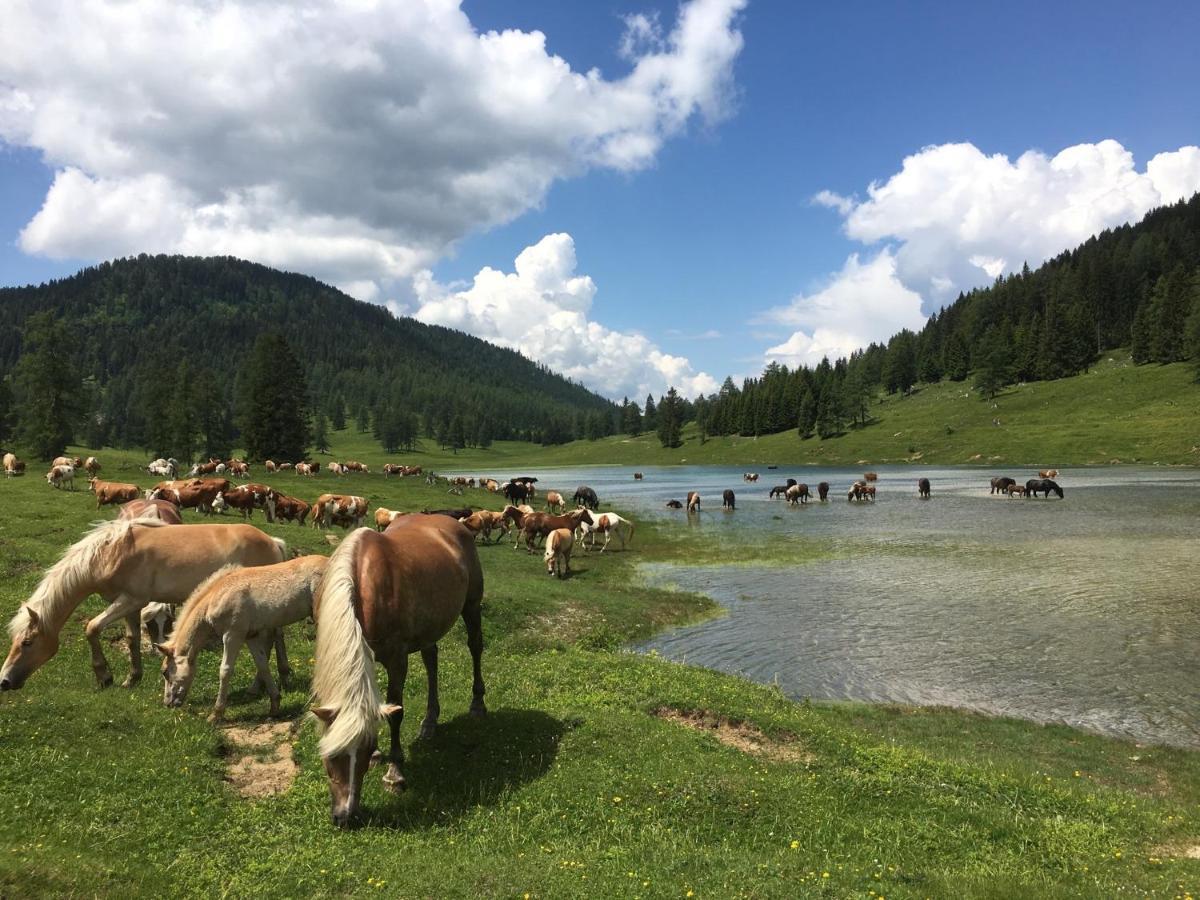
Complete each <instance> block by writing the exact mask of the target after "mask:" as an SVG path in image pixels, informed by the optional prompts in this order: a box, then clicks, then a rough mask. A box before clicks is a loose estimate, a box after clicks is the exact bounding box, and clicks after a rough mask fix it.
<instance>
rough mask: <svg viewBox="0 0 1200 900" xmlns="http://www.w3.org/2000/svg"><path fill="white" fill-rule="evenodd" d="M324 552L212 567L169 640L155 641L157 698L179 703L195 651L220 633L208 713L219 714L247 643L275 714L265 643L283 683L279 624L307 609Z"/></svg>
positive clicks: (305, 615) (186, 687) (191, 675)
mask: <svg viewBox="0 0 1200 900" xmlns="http://www.w3.org/2000/svg"><path fill="white" fill-rule="evenodd" d="M327 562H328V560H327V559H326V558H325V557H324V556H315V555H314V556H300V557H297V558H296V559H289V560H288V561H287V562H281V563H275V565H273V566H257V567H255V568H252V569H243V568H240V567H238V566H225V567H223V568H221V569H218V570H217V571H216V572H214V573H213V574H212V575H210V576H209V577H208V578H207V579H205V580H204V581H203V582H201V583H200V586H199V587H198V588H196V590H195V591H193V592H192V596H191V597H189V598H188V601H187V604H186V605H185V606H184V607H183V612H182V614H180V616H179V621H178V623H177V624H176V626H175V634H174V636H173V637H172V638H171V640H170V641H167V642H165V643H162V644H159V645H158V652H159V653H161V654H162V655H163V663H162V673H163V679H164V684H163V703H164V704H165V705H167V706H182V705H183V701H184V700H186V699H187V695H188V691H189V690H191V687H192V679H193V678H195V677H196V655H197V654H198V653H199V652H200V649H201V648H202V647H203V646H204V645H205V644H206V643H207V642H208V640H209V639H210V638H211V637H213V636H214V635H216V636H218V637H220V638H221V644H222V647H223V649H224V656H223V657H222V659H221V676H220V678H221V681H220V686H219V687H218V689H217V701H216V704H215V705H214V706H213V718H214V719H220V718H222V717H223V716H224V715H225V707H226V705H227V704H228V701H229V681H230V678H231V677H232V676H233V668H234V665H235V664H236V663H237V658H238V654H239V653H240V652H241V650H242V644H247V643H248V645H249V648H250V656H251V657H253V658H254V666H255V668H256V669H257V670H258V679H259V681H260V682H262V684H263V685H264V686H265V687H266V689H267V696H268V697H270V699H271V715H273V716H275V715H278V714H279V688H278V687H276V685H275V682H274V681H273V680H272V678H271V671H270V667H269V666H268V662H269V661H270V658H271V644H272V643H273V642H274V643H275V644H276V657H275V661H276V663H277V664H278V665H279V679H280V681H284V682H285V683H286V678H287V676H286V674H285V673H286V672H287V671H288V666H287V656H286V653H285V652H280V648H282V647H283V642H282V640H279V641H276V636H277V635H281V634H282V632H280V630H279V629H282V628H283V627H284V626H285V625H291V624H292V623H293V622H299V621H300V620H301V619H306V618H308V617H309V616H311V615H312V607H313V597H314V596H315V595H316V592H317V590H318V589H319V588H320V586H321V578H322V576H323V575H324V574H325V564H326V563H327Z"/></svg>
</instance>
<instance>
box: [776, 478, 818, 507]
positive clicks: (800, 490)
mask: <svg viewBox="0 0 1200 900" xmlns="http://www.w3.org/2000/svg"><path fill="white" fill-rule="evenodd" d="M783 496H784V499H785V500H787V502H788V503H790V504H791V505H792V506H795V505H797V504H806V503H808V501H809V499H810V498H811V497H812V495H811V494H810V493H809V492H808V485H807V484H804V483H803V482H801V483H800V484H793V485H792V486H791V487H789V488H788V489H787V492H786V493H785V494H784V495H783Z"/></svg>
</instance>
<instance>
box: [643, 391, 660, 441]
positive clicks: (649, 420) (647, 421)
mask: <svg viewBox="0 0 1200 900" xmlns="http://www.w3.org/2000/svg"><path fill="white" fill-rule="evenodd" d="M642 427H643V428H644V429H646V431H655V432H656V431H658V408H657V407H655V405H654V395H653V394H647V395H646V405H645V406H643V407H642Z"/></svg>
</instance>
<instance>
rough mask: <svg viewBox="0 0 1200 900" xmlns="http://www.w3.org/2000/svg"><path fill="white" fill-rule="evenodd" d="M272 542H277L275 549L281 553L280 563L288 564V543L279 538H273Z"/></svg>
mask: <svg viewBox="0 0 1200 900" xmlns="http://www.w3.org/2000/svg"><path fill="white" fill-rule="evenodd" d="M271 540H273V541H274V542H275V549H277V550H278V551H279V561H280V562H286V561H287V558H288V546H287V541H285V540H284V539H283V538H279V537H273V538H271Z"/></svg>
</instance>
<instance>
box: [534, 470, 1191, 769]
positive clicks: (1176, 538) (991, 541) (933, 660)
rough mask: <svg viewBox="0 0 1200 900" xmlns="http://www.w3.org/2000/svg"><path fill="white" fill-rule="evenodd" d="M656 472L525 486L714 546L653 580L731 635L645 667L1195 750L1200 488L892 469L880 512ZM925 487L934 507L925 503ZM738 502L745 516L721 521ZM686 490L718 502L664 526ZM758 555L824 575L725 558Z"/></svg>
mask: <svg viewBox="0 0 1200 900" xmlns="http://www.w3.org/2000/svg"><path fill="white" fill-rule="evenodd" d="M641 471H643V472H644V473H645V476H646V477H645V480H644V481H642V482H635V481H634V480H633V478H632V472H633V470H632V469H630V468H625V467H611V468H579V469H558V470H553V469H551V470H544V471H532V472H529V473H528V474H531V475H535V476H539V477H540V478H541V481H540V482H539V487H553V488H558V489H560V490H561V489H565V490H564V491H563V492H564V493H568V494H569V493H570V492H573V490H574V487H575V486H576V485H577V484H581V483H585V484H589V485H591V486H592V487H594V488H595V489H596V490H597V492H598V493H599V494H600V497H601V500H602V502H603V505H602V508H606V507H607V506H609V505H610V504H611V505H613V506H617V507H621V508H623V509H626V510H628V511H629V512H630V513H631V514H633V516H634V517H635V518H638V517H641V518H647V517H653V518H657V519H664V520H671V521H674V522H676V523H678V527H679V528H691V529H700V530H702V531H703V532H708V533H711V536H712V547H713V559H712V561H711V563H708V564H705V565H701V566H693V565H675V564H664V563H647V564H646V565H645V566H644V572H645V574H646V576H647V578H648V579H649V581H650V582H651V583H652V584H655V585H661V586H667V585H674V586H677V587H679V588H681V589H684V590H690V591H697V592H700V593H704V594H707V595H709V596H711V597H713V598H714V599H716V600H717V601H718V602H720V603H721V604H722V605H724V606H725V607H726V608H727V610H728V615H727V616H725V617H723V618H720V619H716V620H712V621H709V622H705V623H702V624H699V625H696V626H692V627H686V628H680V629H677V630H674V631H671V632H669V633H666V634H663V635H660V636H658V637H656V638H655V639H653V640H651V641H649V642H647V643H646V644H644V645H643V646H642V647H641V649H644V650H649V649H655V650H657V651H659V652H660V653H661V654H662V655H664V656H666V657H669V658H672V659H677V660H682V661H686V662H688V663H693V664H696V665H702V666H707V667H710V668H714V669H720V670H723V671H728V672H734V673H738V674H742V675H745V676H746V677H748V678H751V679H754V680H756V681H761V682H777V683H778V684H779V685H780V686H781V687H782V688H783V690H785V691H786V692H787V693H788V694H790V695H792V696H794V697H797V698H799V697H813V698H821V699H853V700H864V701H888V702H899V703H911V704H944V705H951V706H957V707H965V708H968V709H974V710H979V711H983V712H987V713H996V714H1004V715H1013V716H1020V717H1023V718H1028V719H1034V720H1037V721H1042V722H1063V723H1067V724H1071V725H1076V726H1080V727H1083V728H1087V729H1091V730H1094V731H1099V732H1103V733H1107V734H1112V735H1118V736H1124V737H1132V738H1135V739H1138V740H1142V741H1148V742H1161V743H1169V744H1175V745H1180V746H1188V747H1200V666H1198V665H1197V664H1198V662H1200V577H1198V575H1200V562H1198V552H1197V551H1198V550H1200V542H1198V541H1197V525H1198V523H1200V518H1198V513H1200V472H1197V471H1195V470H1183V469H1166V468H1124V467H1122V468H1102V469H1072V470H1067V471H1064V472H1063V473H1062V475H1061V476H1060V477H1059V479H1058V481H1059V483H1060V484H1061V485H1062V486H1063V487H1064V490H1065V492H1066V497H1065V499H1064V500H1059V499H1057V498H1053V499H1050V500H1041V499H1038V500H1020V499H1011V500H1010V499H1008V498H1007V497H1000V496H996V497H993V496H990V495H989V494H988V481H989V478H990V476H991V475H992V474H1008V475H1011V476H1012V477H1015V478H1017V479H1018V480H1020V481H1022V482H1023V481H1024V480H1025V479H1026V478H1028V477H1030V476H1031V475H1033V474H1036V473H1031V472H1029V471H1026V470H1018V469H1013V470H1011V471H1005V470H1004V469H1002V468H997V469H996V470H995V471H994V472H993V471H991V470H980V469H975V468H971V469H967V468H927V467H926V468H917V467H912V468H899V467H892V468H880V469H879V470H878V471H879V476H880V480H879V482H878V485H879V494H878V499H877V501H876V502H875V503H874V504H865V503H864V504H850V503H848V502H847V501H846V498H845V491H846V488H847V487H848V486H849V484H850V483H851V481H853V480H854V479H855V478H857V477H860V476H861V470H859V469H854V470H847V469H840V470H835V469H813V468H798V469H786V468H783V467H781V468H780V469H779V470H777V471H765V470H760V480H759V482H758V484H757V485H751V484H743V483H742V477H741V476H742V470H741V469H736V468H732V467H721V466H694V467H689V466H682V467H671V468H659V469H655V468H644V469H642V470H641ZM512 474H518V473H512ZM519 474H525V473H519ZM789 475H790V476H792V477H795V478H797V479H798V480H801V481H805V482H807V483H808V484H809V485H810V487H811V488H812V489H813V492H814V494H815V489H816V483H817V482H818V481H822V480H825V481H829V482H830V484H831V485H832V486H833V492H832V493H831V498H832V499H831V500H830V502H828V503H825V504H820V503H813V504H810V505H809V506H808V507H801V508H790V507H788V506H787V505H786V504H785V503H783V502H782V501H780V500H775V501H769V500H768V499H767V493H768V491H769V489H770V487H771V486H772V485H773V484H776V483H779V484H782V483H783V481H784V480H785V478H786V477H788V476H789ZM921 476H925V477H928V478H929V479H930V480H931V482H932V483H933V497H932V499H931V500H929V501H921V500H919V499H917V497H916V479H917V478H918V477H921ZM726 487H728V488H732V489H733V490H734V491H736V492H737V510H736V512H732V513H729V512H723V511H722V510H721V508H720V495H721V490H722V489H723V488H726ZM839 489H840V491H839ZM688 490H699V491H700V492H701V495H702V497H703V501H702V512H701V513H700V514H699V515H698V516H691V517H689V516H687V515H686V514H684V513H682V512H672V511H669V510H666V509H665V508H664V505H665V502H666V500H668V499H670V498H676V499H680V500H683V499H685V497H686V493H687V491H688ZM759 536H761V539H762V540H764V541H767V540H774V541H775V542H776V544H777V545H778V543H779V542H780V541H782V542H783V543H784V544H785V546H786V540H787V538H789V537H795V538H797V539H798V544H797V546H798V547H799V540H800V539H804V540H805V542H806V545H807V546H810V547H811V546H812V544H813V543H815V544H816V545H817V546H819V547H820V548H821V549H822V550H823V551H825V554H826V557H827V558H824V559H821V560H819V561H817V562H801V561H800V560H801V558H802V556H801V554H800V553H799V552H798V553H797V561H796V562H795V563H791V562H789V561H788V560H787V554H786V552H785V553H784V555H783V558H782V559H781V560H778V561H777V560H776V557H777V556H778V553H777V552H776V553H775V554H773V555H772V556H771V559H772V563H771V564H768V565H752V566H745V565H737V564H736V562H737V560H736V559H730V558H728V557H729V556H730V555H731V554H732V553H734V552H735V549H734V548H740V547H743V546H745V543H746V541H747V540H749V541H753V540H755V539H756V537H759ZM723 555H725V556H726V557H727V558H726V559H722V556H723ZM806 555H811V554H806ZM829 556H832V557H833V558H828V557H829ZM730 563H734V564H730Z"/></svg>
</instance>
